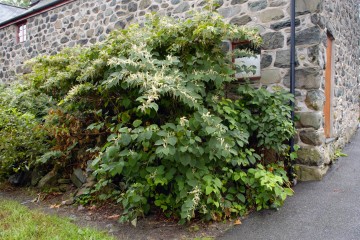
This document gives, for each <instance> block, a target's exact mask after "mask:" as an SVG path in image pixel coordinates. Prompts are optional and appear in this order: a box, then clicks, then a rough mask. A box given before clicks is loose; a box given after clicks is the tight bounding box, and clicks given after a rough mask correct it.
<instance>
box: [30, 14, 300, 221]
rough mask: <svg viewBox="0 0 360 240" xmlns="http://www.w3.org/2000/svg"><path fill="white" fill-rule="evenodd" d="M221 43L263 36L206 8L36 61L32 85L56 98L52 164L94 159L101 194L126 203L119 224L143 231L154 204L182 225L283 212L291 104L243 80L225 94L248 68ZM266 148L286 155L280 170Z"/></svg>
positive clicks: (286, 98)
mask: <svg viewBox="0 0 360 240" xmlns="http://www.w3.org/2000/svg"><path fill="white" fill-rule="evenodd" d="M223 39H234V40H238V41H250V42H252V44H253V45H254V46H259V44H261V39H260V37H259V35H258V34H257V32H256V31H253V30H249V29H246V28H243V27H238V26H233V25H230V24H227V23H225V22H224V21H223V19H222V18H221V17H220V16H219V15H218V14H216V13H213V12H202V13H201V14H194V16H192V18H191V19H186V20H175V19H171V18H160V17H157V16H150V17H149V18H148V19H147V22H145V23H144V25H143V26H140V25H138V24H134V25H131V26H130V27H129V28H128V29H126V30H119V31H114V32H113V33H111V34H110V37H109V38H108V39H107V40H106V41H105V42H103V43H100V44H98V45H95V46H92V47H90V48H88V49H83V48H75V49H66V50H64V51H62V52H61V53H59V54H57V55H54V56H44V57H39V58H36V59H34V60H32V61H31V62H30V66H32V69H33V72H32V73H30V74H29V75H27V78H28V79H29V80H30V81H31V83H32V84H33V87H34V88H36V89H39V90H40V91H42V92H43V93H46V94H48V95H49V96H51V97H52V98H53V99H56V101H58V102H59V104H58V108H57V109H54V110H53V111H51V112H50V114H49V115H48V116H47V118H46V119H47V122H46V125H47V126H49V128H51V129H52V136H53V137H54V139H55V141H56V144H55V147H54V149H55V150H58V151H60V152H61V153H59V152H55V153H56V154H54V152H52V153H47V154H46V155H44V157H43V158H42V159H43V160H44V161H43V162H44V163H46V162H47V159H53V158H54V156H55V157H56V156H57V157H58V159H57V160H56V161H58V163H59V164H60V165H62V166H64V167H66V166H69V164H68V161H72V164H71V166H73V165H74V164H79V163H81V162H83V160H84V159H86V160H88V158H89V157H91V156H94V161H93V163H92V167H93V168H94V170H95V171H94V175H95V176H96V178H97V179H98V180H99V182H98V184H97V185H96V189H95V190H94V191H99V192H103V193H104V194H102V195H100V196H101V198H113V199H115V200H117V201H118V202H120V203H121V204H122V206H123V208H124V214H123V216H122V218H121V219H122V220H123V221H131V222H132V223H134V224H135V223H136V219H137V217H139V216H142V215H145V214H147V213H149V211H150V210H151V209H152V207H154V206H155V207H157V208H159V209H161V210H162V211H163V212H164V213H165V214H166V215H167V216H175V217H178V218H179V219H180V221H181V222H185V221H188V220H190V219H192V218H194V217H203V218H205V219H208V220H210V219H214V220H221V219H224V218H227V217H232V216H236V215H241V214H244V213H246V212H247V211H248V209H249V208H253V207H256V208H257V209H262V208H269V207H278V206H280V205H281V204H282V203H283V201H284V200H285V198H286V196H287V195H291V191H290V190H289V188H288V185H287V184H288V179H287V177H286V173H285V170H284V166H283V164H282V162H281V156H284V154H286V145H285V144H284V141H286V140H287V139H289V138H290V137H291V136H292V135H293V134H294V129H293V126H292V123H291V122H290V115H289V114H290V108H289V106H287V105H288V102H289V100H291V97H290V96H289V94H286V93H279V92H275V93H269V92H266V91H265V90H263V89H254V88H252V87H249V86H246V85H245V86H243V87H241V88H240V89H239V99H237V100H234V99H232V100H231V99H226V98H225V92H224V89H225V86H226V85H227V84H228V83H231V82H234V81H235V79H234V73H235V69H238V70H239V69H241V70H242V71H251V68H245V67H244V66H234V64H233V63H232V61H231V58H232V57H233V55H226V54H225V53H224V52H223V51H222V48H221V42H222V40H223ZM234 55H236V56H238V55H241V56H250V55H251V52H250V51H249V50H240V51H237V52H235V53H234ZM75 146H76V147H75ZM267 150H271V151H275V152H276V153H277V158H276V159H275V160H274V161H275V162H274V161H273V163H271V164H270V161H267V159H266V158H267V156H266V155H264V153H266V151H267ZM86 154H88V155H86ZM79 155H80V156H82V158H80V157H79ZM84 155H85V156H87V157H85V158H84V157H83V156H84ZM49 156H50V157H49ZM109 189H110V190H109ZM105 190H106V191H105Z"/></svg>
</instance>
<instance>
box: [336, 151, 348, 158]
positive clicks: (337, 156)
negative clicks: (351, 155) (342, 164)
mask: <svg viewBox="0 0 360 240" xmlns="http://www.w3.org/2000/svg"><path fill="white" fill-rule="evenodd" d="M347 156H348V155H347V154H346V153H343V152H342V150H341V149H336V150H335V152H334V156H333V159H338V158H339V157H347Z"/></svg>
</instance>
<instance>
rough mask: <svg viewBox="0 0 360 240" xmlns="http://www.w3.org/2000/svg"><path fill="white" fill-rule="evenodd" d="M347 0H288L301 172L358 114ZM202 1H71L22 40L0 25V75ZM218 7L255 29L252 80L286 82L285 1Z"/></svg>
mask: <svg viewBox="0 0 360 240" xmlns="http://www.w3.org/2000/svg"><path fill="white" fill-rule="evenodd" d="M334 2H336V3H334ZM355 2H356V0H349V1H333V0H296V14H297V16H296V21H295V22H296V32H297V33H296V106H297V107H296V110H297V114H298V115H299V117H300V121H299V122H298V123H297V127H298V128H299V134H298V136H297V142H298V144H299V145H300V146H301V147H302V149H301V150H300V152H299V161H298V164H299V165H298V167H297V169H298V173H299V174H300V176H301V177H302V178H303V179H305V180H307V179H314V178H321V177H322V175H323V174H324V173H325V172H326V169H327V167H326V166H327V164H328V163H329V162H330V156H331V154H332V153H331V151H333V149H334V148H337V147H339V146H342V145H343V144H344V143H345V142H347V141H348V140H349V137H350V135H351V133H352V132H354V129H355V125H356V121H357V119H358V113H359V110H358V98H359V97H358V96H359V90H358V88H356V87H357V84H358V78H357V76H358V73H357V68H358V66H359V64H358V56H359V54H358V52H359V51H358V49H359V48H358V45H357V44H358V39H360V38H359V31H358V29H357V30H356V31H355V29H352V27H351V26H353V28H356V27H355V26H354V23H357V25H359V16H358V13H357V15H356V14H355V13H354V12H355V11H353V9H354V7H355V5H356V4H355ZM203 5H204V1H200V0H187V1H180V0H132V1H130V0H106V1H105V0H76V1H72V2H70V3H68V4H66V5H64V6H61V7H58V8H56V9H53V10H50V11H48V12H46V13H42V14H40V15H37V16H34V17H31V18H29V19H28V41H26V42H25V43H16V42H15V31H16V26H9V27H6V28H4V29H0V39H1V42H0V55H1V59H0V64H1V67H0V81H3V82H5V81H11V80H12V79H13V78H15V75H16V74H21V73H23V72H24V71H25V70H24V69H23V68H22V64H23V62H24V61H25V60H26V59H29V58H32V57H35V56H37V55H39V54H53V53H55V52H57V51H59V50H60V49H61V48H63V47H65V46H69V47H71V46H74V45H77V44H79V45H90V44H93V43H95V42H98V41H102V40H103V39H104V38H105V36H106V34H107V33H109V32H110V31H111V30H113V29H114V28H124V27H126V26H127V25H128V24H129V23H130V22H134V21H142V20H143V19H144V15H145V14H146V13H149V12H157V13H159V14H162V15H169V16H173V17H187V16H188V12H189V11H190V10H193V9H199V10H200V9H201V8H202V7H203ZM357 9H358V8H357ZM218 11H219V13H220V14H222V15H223V16H224V18H225V21H227V22H230V23H232V24H238V25H248V26H252V27H256V28H258V29H259V31H260V33H261V35H262V37H263V40H264V44H263V46H262V56H261V69H262V70H261V75H262V77H261V79H260V81H259V84H260V85H261V86H262V87H264V88H267V89H269V90H270V91H273V90H276V89H279V88H285V89H288V87H289V82H290V76H289V67H290V54H289V43H290V1H289V0H222V1H221V7H220V8H219V10H218ZM339 13H341V14H339ZM327 19H329V21H327ZM338 24H344V26H342V27H340V26H339V25H338ZM357 27H358V26H357ZM327 29H331V31H332V32H333V34H334V37H335V38H336V70H335V76H336V77H335V82H336V88H335V98H334V100H335V105H334V119H335V122H336V123H335V126H334V127H335V135H336V136H338V137H339V140H338V141H337V142H336V144H334V143H333V144H328V145H326V144H325V137H324V131H323V120H322V119H323V113H322V109H323V104H324V91H323V83H324V77H323V72H324V66H325V59H326V58H325V44H326V43H325V42H324V39H326V31H327ZM354 49H356V51H354ZM355 63H357V64H355ZM344 65H346V66H345V67H344Z"/></svg>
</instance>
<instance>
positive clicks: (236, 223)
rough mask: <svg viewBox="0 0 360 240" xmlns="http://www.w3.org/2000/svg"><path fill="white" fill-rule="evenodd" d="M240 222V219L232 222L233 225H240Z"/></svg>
mask: <svg viewBox="0 0 360 240" xmlns="http://www.w3.org/2000/svg"><path fill="white" fill-rule="evenodd" d="M241 223H242V222H241V221H240V219H236V221H235V222H234V225H240V224H241Z"/></svg>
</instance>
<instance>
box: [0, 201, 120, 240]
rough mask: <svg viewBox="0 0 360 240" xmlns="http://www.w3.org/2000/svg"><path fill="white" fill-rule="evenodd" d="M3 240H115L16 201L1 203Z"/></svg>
mask: <svg viewBox="0 0 360 240" xmlns="http://www.w3.org/2000/svg"><path fill="white" fill-rule="evenodd" d="M0 216H1V218H0V239H2V240H20V239H27V240H48V239H67V240H96V239H101V240H114V239H115V238H114V237H112V236H110V235H108V234H107V233H105V232H100V231H98V230H95V229H92V228H89V227H86V228H85V227H82V228H80V227H78V226H76V225H75V224H74V223H72V222H71V219H66V218H63V217H62V218H60V217H58V216H56V215H54V214H49V215H47V214H45V213H44V211H39V210H30V209H29V208H28V207H27V206H24V204H20V203H18V202H15V201H8V200H3V199H1V200H0Z"/></svg>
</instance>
